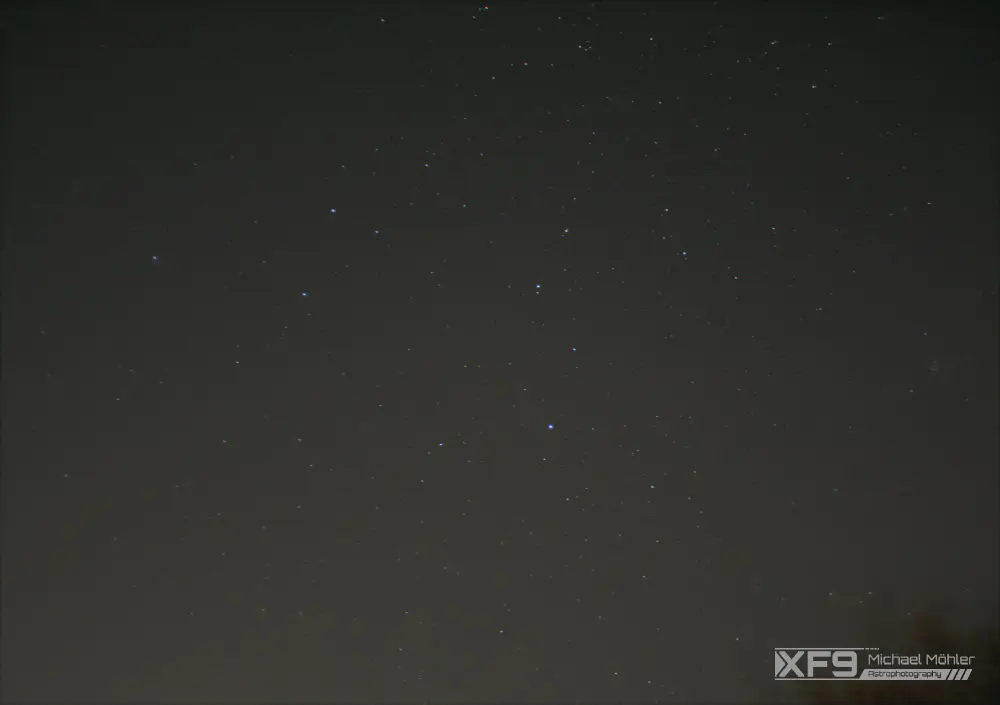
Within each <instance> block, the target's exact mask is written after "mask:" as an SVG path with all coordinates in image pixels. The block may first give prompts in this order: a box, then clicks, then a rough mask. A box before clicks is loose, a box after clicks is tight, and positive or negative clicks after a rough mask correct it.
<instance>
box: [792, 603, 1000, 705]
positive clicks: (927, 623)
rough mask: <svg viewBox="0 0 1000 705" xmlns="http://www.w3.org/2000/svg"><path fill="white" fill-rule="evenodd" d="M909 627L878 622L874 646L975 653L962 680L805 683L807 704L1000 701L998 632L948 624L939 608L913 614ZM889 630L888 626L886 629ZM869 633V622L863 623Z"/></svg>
mask: <svg viewBox="0 0 1000 705" xmlns="http://www.w3.org/2000/svg"><path fill="white" fill-rule="evenodd" d="M911 624H912V626H911V628H910V629H906V630H902V631H897V632H896V633H895V634H892V633H886V628H887V625H886V623H885V622H884V621H882V622H881V624H880V625H879V627H878V628H876V629H875V631H876V632H882V633H881V634H880V635H879V637H878V638H879V641H880V643H879V645H882V644H886V645H888V644H890V643H891V645H892V647H893V649H895V650H898V652H899V653H906V654H914V653H921V654H928V653H932V654H940V653H957V654H962V655H969V656H975V657H976V658H975V660H974V661H973V663H972V675H971V677H970V679H969V680H967V681H945V682H926V681H896V682H889V681H850V682H834V681H813V682H810V683H807V684H803V685H804V686H805V693H804V694H805V696H806V702H808V703H812V704H813V705H847V704H848V703H850V704H851V705H857V704H860V703H870V704H871V705H881V704H882V703H909V704H910V705H925V704H930V703H998V702H1000V678H998V673H1000V668H998V665H1000V630H998V629H997V624H996V622H995V621H993V622H990V623H989V624H988V626H980V627H977V628H971V629H964V628H961V627H955V626H953V623H952V622H951V621H950V620H948V619H947V618H946V617H945V616H944V613H943V612H942V611H941V610H940V609H931V610H927V611H926V612H924V613H922V614H919V615H917V616H916V618H915V619H914V620H913V621H912V622H911ZM890 628H891V627H890ZM869 631H872V630H871V624H869Z"/></svg>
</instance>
